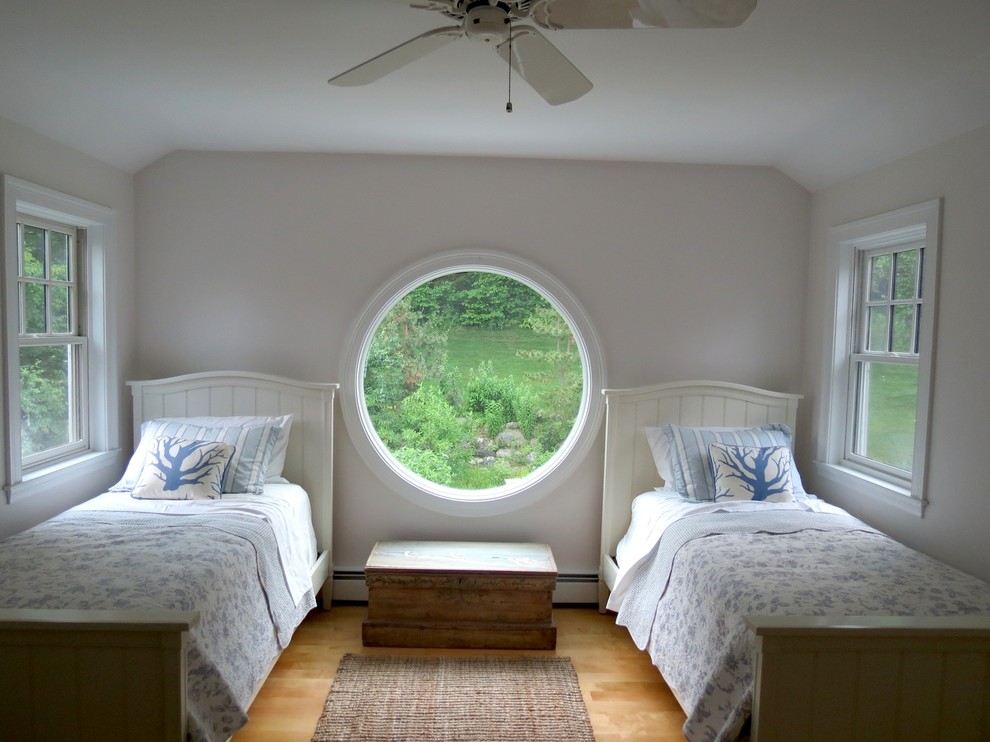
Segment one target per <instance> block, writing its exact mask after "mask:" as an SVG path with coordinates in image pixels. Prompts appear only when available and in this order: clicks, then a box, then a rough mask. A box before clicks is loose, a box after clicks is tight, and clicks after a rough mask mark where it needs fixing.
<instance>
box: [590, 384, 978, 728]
mask: <svg viewBox="0 0 990 742" xmlns="http://www.w3.org/2000/svg"><path fill="white" fill-rule="evenodd" d="M605 396H606V400H607V408H606V410H607V411H606V430H605V449H606V454H605V476H604V493H603V511H602V554H601V575H600V582H599V585H600V591H601V592H600V608H601V610H603V611H604V610H606V609H609V610H614V611H616V612H617V617H616V620H617V622H618V623H619V624H622V625H624V626H626V627H627V628H628V630H629V632H630V634H631V636H632V637H633V639H634V641H635V642H636V644H637V645H638V646H639V647H640V648H641V649H644V650H645V651H647V652H648V653H649V654H650V657H651V659H652V661H653V663H654V664H655V665H656V666H657V668H658V669H659V670H660V672H661V674H662V675H663V676H664V679H665V680H666V682H667V684H668V685H669V686H670V688H671V690H672V691H673V693H674V695H675V696H676V697H677V699H678V701H679V703H680V704H681V706H682V707H683V709H684V712H685V714H686V716H687V721H686V723H685V725H684V733H685V736H686V738H687V739H689V740H692V741H694V740H733V739H736V738H737V737H739V736H740V735H747V734H748V735H749V736H750V737H751V738H752V739H753V740H754V741H756V740H758V741H759V742H766V741H767V740H788V741H792V740H838V739H841V740H881V739H883V740H887V739H890V740H894V739H912V740H922V739H933V740H934V739H942V740H986V739H990V711H988V709H990V586H988V585H987V584H986V583H984V582H982V581H980V580H977V579H975V578H972V577H969V576H967V575H964V574H962V573H961V572H958V571H957V570H954V569H951V568H949V567H948V566H946V565H944V564H941V563H939V562H937V561H935V560H933V559H930V558H928V557H926V556H923V555H922V554H919V553H918V552H915V551H913V550H911V549H908V548H906V547H904V546H903V545H901V544H898V543H897V542H895V541H893V540H892V539H890V538H888V537H886V536H884V535H883V534H881V533H879V532H877V531H876V530H874V529H872V528H870V527H869V526H867V525H866V524H864V523H862V522H861V521H859V520H857V519H855V518H853V517H851V516H849V515H848V514H847V513H845V512H844V511H842V510H840V509H838V508H835V507H832V506H830V505H828V504H827V503H825V502H823V501H822V500H819V499H817V498H815V497H814V496H813V495H808V494H807V493H805V492H804V488H803V483H802V482H801V480H800V476H799V474H798V473H797V469H796V467H794V466H793V460H791V459H790V458H789V456H788V454H787V453H786V452H785V451H782V450H781V449H789V448H790V439H789V436H790V430H793V428H794V423H795V417H796V412H797V404H798V401H799V397H798V396H797V395H789V394H778V393H772V392H766V391H762V390H758V389H753V388H749V387H743V386H739V385H732V384H719V383H709V382H686V383H678V384H666V385H659V386H653V387H647V388H640V389H630V390H606V392H605ZM782 426H786V427H782ZM728 454H733V455H734V456H735V458H732V457H729V458H727V456H728ZM759 457H763V458H759ZM661 473H662V475H663V476H662V475H661ZM740 485H743V486H740ZM754 491H757V492H759V494H758V495H755V498H757V499H754ZM713 492H715V493H717V494H718V497H717V498H713V495H712V493H713ZM764 496H767V497H766V499H765V500H764V501H758V498H762V497H764ZM713 499H714V500H715V501H713ZM630 514H632V518H631V520H630Z"/></svg>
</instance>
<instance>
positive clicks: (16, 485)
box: [2, 175, 120, 503]
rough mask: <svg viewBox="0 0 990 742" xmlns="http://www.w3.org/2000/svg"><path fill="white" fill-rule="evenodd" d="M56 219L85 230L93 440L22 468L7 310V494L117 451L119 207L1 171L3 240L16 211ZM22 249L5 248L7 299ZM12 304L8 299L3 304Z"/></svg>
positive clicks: (13, 231) (46, 485) (13, 227)
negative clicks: (116, 210)
mask: <svg viewBox="0 0 990 742" xmlns="http://www.w3.org/2000/svg"><path fill="white" fill-rule="evenodd" d="M18 213H21V214H26V215H28V216H32V217H36V218H39V219H45V220H49V221H54V222H59V223H62V224H66V225H69V226H73V227H78V228H81V229H85V230H86V245H85V254H84V255H83V256H82V262H81V264H80V266H79V267H80V268H81V269H82V270H83V271H84V275H85V279H84V280H85V282H86V316H85V317H84V318H82V319H83V322H84V323H85V324H84V325H83V329H84V334H85V335H86V336H87V337H88V338H89V340H88V346H89V353H88V357H87V359H86V362H87V364H88V373H89V385H88V388H87V390H86V396H87V401H88V403H87V414H88V417H89V448H88V449H87V450H86V451H83V452H80V453H79V455H77V456H72V457H69V458H66V459H63V460H61V461H58V462H55V463H52V464H50V465H48V466H43V467H39V468H37V469H32V470H30V471H28V472H23V471H22V470H21V460H20V446H19V444H18V440H19V437H20V435H19V434H20V425H19V414H20V411H19V409H18V405H17V402H16V400H18V399H19V391H20V389H19V386H20V379H19V375H18V374H16V373H9V369H12V368H16V366H17V363H16V358H17V357H18V356H17V348H18V337H17V336H18V327H17V313H16V312H11V311H5V312H4V314H5V320H6V321H5V323H4V327H3V336H4V342H3V353H4V363H3V368H2V376H3V384H4V389H5V390H6V399H7V400H10V401H11V402H9V403H8V404H7V406H6V408H5V409H4V411H3V414H4V417H3V419H4V427H5V428H6V435H5V437H4V439H5V451H4V457H3V466H4V471H3V472H2V474H3V481H4V485H5V489H6V492H7V501H8V502H11V503H12V502H15V501H17V500H20V499H23V498H25V497H29V496H31V495H35V494H39V493H44V492H47V491H50V486H51V485H54V484H56V483H57V482H58V481H61V480H63V479H67V478H69V477H73V476H77V475H79V474H82V473H83V472H85V471H89V470H91V469H94V468H96V467H98V466H100V465H102V464H104V463H109V462H110V461H111V460H116V459H117V458H118V453H119V451H118V449H119V447H120V431H119V429H118V428H119V424H118V417H119V416H118V394H117V370H116V369H117V362H116V361H117V359H116V353H115V350H114V346H113V343H112V342H111V339H112V338H114V337H115V336H116V333H115V313H114V311H113V303H112V296H111V292H110V291H109V287H110V286H112V285H113V270H114V267H115V265H116V260H115V255H116V217H115V215H114V211H113V210H112V209H109V208H107V207H105V206H99V205H97V204H94V203H90V202H88V201H84V200H82V199H79V198H75V197H73V196H68V195H66V194H64V193H59V192H58V191H54V190H52V189H50V188H45V187H43V186H39V185H35V184H33V183H29V182H27V181H25V180H21V179H19V178H15V177H13V176H10V175H5V176H4V178H3V244H4V245H5V246H8V247H9V246H11V245H16V244H17V214H18ZM16 261H17V254H16V250H15V249H5V250H4V286H3V289H4V301H5V302H8V304H9V301H10V298H11V297H16V295H17V285H16V282H17V262H16ZM5 306H7V305H5Z"/></svg>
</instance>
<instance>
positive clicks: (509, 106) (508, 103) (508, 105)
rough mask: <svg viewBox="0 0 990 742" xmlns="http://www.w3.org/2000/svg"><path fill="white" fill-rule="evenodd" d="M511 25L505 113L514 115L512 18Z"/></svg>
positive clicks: (509, 21)
mask: <svg viewBox="0 0 990 742" xmlns="http://www.w3.org/2000/svg"><path fill="white" fill-rule="evenodd" d="M508 23H509V95H508V98H507V100H506V102H505V112H506V113H512V18H511V17H510V18H509V19H508Z"/></svg>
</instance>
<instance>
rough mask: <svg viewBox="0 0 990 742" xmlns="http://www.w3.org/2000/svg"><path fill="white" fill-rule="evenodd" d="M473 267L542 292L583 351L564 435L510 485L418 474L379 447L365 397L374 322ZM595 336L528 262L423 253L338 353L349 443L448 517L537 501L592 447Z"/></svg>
mask: <svg viewBox="0 0 990 742" xmlns="http://www.w3.org/2000/svg"><path fill="white" fill-rule="evenodd" d="M470 271H479V272H487V273H499V274H502V275H505V276H508V277H510V278H513V279H515V280H517V281H519V282H520V283H523V284H525V285H527V286H529V287H530V288H532V289H534V290H535V291H537V292H538V293H540V294H541V295H542V296H543V297H544V298H546V299H547V300H548V301H549V302H550V303H551V304H552V305H553V306H554V308H555V309H556V310H557V311H558V312H560V314H561V316H562V317H564V319H565V320H566V321H567V323H568V324H569V325H570V327H571V330H572V332H573V334H574V339H575V341H576V343H577V348H578V352H579V353H580V355H581V360H582V366H583V369H584V380H583V381H584V384H583V393H582V398H581V404H580V407H579V409H578V414H577V418H576V420H575V424H574V427H573V428H572V429H571V432H570V434H569V435H568V437H567V438H566V439H565V440H564V443H563V444H562V445H561V447H560V448H559V449H558V451H557V452H556V453H555V454H554V455H553V456H552V457H551V458H550V460H549V461H547V462H546V463H545V464H544V465H543V466H541V467H540V468H539V469H537V470H536V471H534V472H532V473H531V474H529V475H528V476H526V477H525V478H523V479H520V480H518V481H515V482H512V483H506V484H505V485H503V486H501V487H495V488H492V489H485V490H461V489H454V488H451V487H444V486H441V485H438V484H435V483H433V482H430V481H429V480H426V479H424V478H423V477H420V476H418V475H416V474H415V473H413V472H411V471H409V470H408V469H406V468H405V467H404V466H402V464H400V463H399V462H398V461H397V460H396V459H395V457H394V456H393V455H392V454H391V452H390V451H389V450H388V449H387V448H386V447H385V445H384V444H383V443H382V441H381V439H380V438H379V436H378V433H377V432H376V431H375V428H374V425H373V424H372V422H371V418H370V417H369V416H368V413H367V408H366V407H365V401H364V366H365V362H366V360H367V356H368V349H369V347H370V345H371V340H372V338H373V337H374V334H375V331H376V330H377V329H378V325H379V324H381V321H382V320H383V319H384V318H385V316H386V315H387V314H388V313H389V312H390V311H391V309H392V308H393V307H394V306H395V305H396V304H397V303H398V302H399V301H400V300H401V299H402V298H403V297H404V296H405V295H406V294H408V293H409V292H410V291H412V290H413V289H415V288H416V287H417V286H419V285H421V284H423V283H426V282H428V281H431V280H433V279H434V278H439V277H440V276H444V275H448V274H450V273H459V272H470ZM602 359H603V354H602V350H601V345H600V343H599V341H598V334H597V333H596V332H595V329H594V327H593V326H592V324H591V322H590V321H589V319H588V316H587V314H586V313H585V312H584V310H583V309H582V308H581V305H580V304H579V303H578V301H577V299H575V298H574V296H573V295H572V294H571V292H570V291H568V290H567V289H566V288H565V287H564V286H563V285H561V284H560V283H559V282H558V281H557V280H556V279H555V278H554V277H553V276H551V275H550V274H549V273H547V272H546V271H545V270H543V269H542V268H539V267H538V266H536V265H534V264H533V263H530V262H528V261H525V260H522V259H520V258H516V257H513V256H510V255H506V254H503V253H498V252H491V251H476V250H456V251H453V252H448V253H443V254H440V255H436V256H433V257H431V258H427V259H426V260H423V261H421V262H418V263H416V264H414V265H412V266H410V267H409V268H407V269H405V270H404V271H402V272H401V273H400V274H399V275H397V276H396V277H395V278H393V279H392V280H391V281H389V283H387V284H386V285H385V286H384V287H382V288H381V289H380V290H379V291H378V292H377V293H376V294H375V295H374V296H373V297H372V298H371V300H370V301H368V303H367V304H366V305H365V307H364V309H363V310H362V312H361V314H360V316H359V317H358V320H357V322H356V324H355V325H354V327H353V328H352V330H351V333H350V336H349V337H348V340H347V345H346V350H345V353H344V357H343V359H342V367H341V378H342V379H344V380H345V385H344V386H343V387H342V389H341V391H342V392H343V393H342V394H341V410H342V412H343V417H344V424H345V425H346V426H347V430H348V432H349V434H350V438H351V441H352V442H353V443H354V446H355V448H357V450H358V453H359V454H360V455H361V458H362V459H363V460H364V462H365V464H367V466H368V467H369V468H370V469H371V470H372V471H373V472H375V474H376V475H377V476H378V477H379V479H381V480H382V482H383V483H384V484H386V485H387V486H388V487H389V488H391V489H392V490H394V491H395V492H397V493H398V494H400V495H402V496H403V497H404V498H406V499H408V500H410V501H412V502H414V503H416V504H417V505H420V506H422V507H425V508H427V509H429V510H433V511H435V512H439V513H444V514H446V515H462V516H476V515H496V514H500V513H506V512H510V511H512V510H517V509H519V508H521V507H524V506H526V505H529V504H531V503H533V502H536V501H537V500H539V499H540V498H542V497H544V496H545V495H547V494H548V493H549V492H551V491H552V490H553V489H555V488H557V487H559V486H561V485H562V484H563V482H564V480H565V479H566V478H567V476H569V475H570V474H571V473H572V472H573V471H574V469H575V468H576V467H577V465H578V464H579V463H580V462H581V461H582V459H583V458H584V455H585V454H586V453H587V451H588V449H589V448H590V447H591V445H592V443H593V442H594V440H595V437H596V435H597V432H598V427H599V423H600V422H601V417H602V413H603V410H604V398H603V397H602V394H601V389H602V388H603V387H604V386H605V367H604V364H603V360H602Z"/></svg>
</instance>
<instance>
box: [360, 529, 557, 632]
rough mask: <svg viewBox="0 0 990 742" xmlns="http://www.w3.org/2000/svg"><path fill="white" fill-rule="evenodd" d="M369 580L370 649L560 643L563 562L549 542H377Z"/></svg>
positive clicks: (366, 625) (367, 568) (365, 627)
mask: <svg viewBox="0 0 990 742" xmlns="http://www.w3.org/2000/svg"><path fill="white" fill-rule="evenodd" d="M365 580H366V582H367V584H368V619H367V620H366V621H365V622H364V625H363V627H362V639H363V641H364V644H365V646H369V647H460V648H485V649H553V648H555V647H556V646H557V627H556V626H555V625H554V622H553V609H552V599H553V590H554V587H555V586H556V584H557V565H556V563H554V560H553V554H552V553H551V551H550V547H549V546H547V545H546V544H518V543H476V542H460V541H379V542H378V543H377V544H375V548H374V549H373V550H372V552H371V556H370V557H369V558H368V563H367V564H366V565H365Z"/></svg>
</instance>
